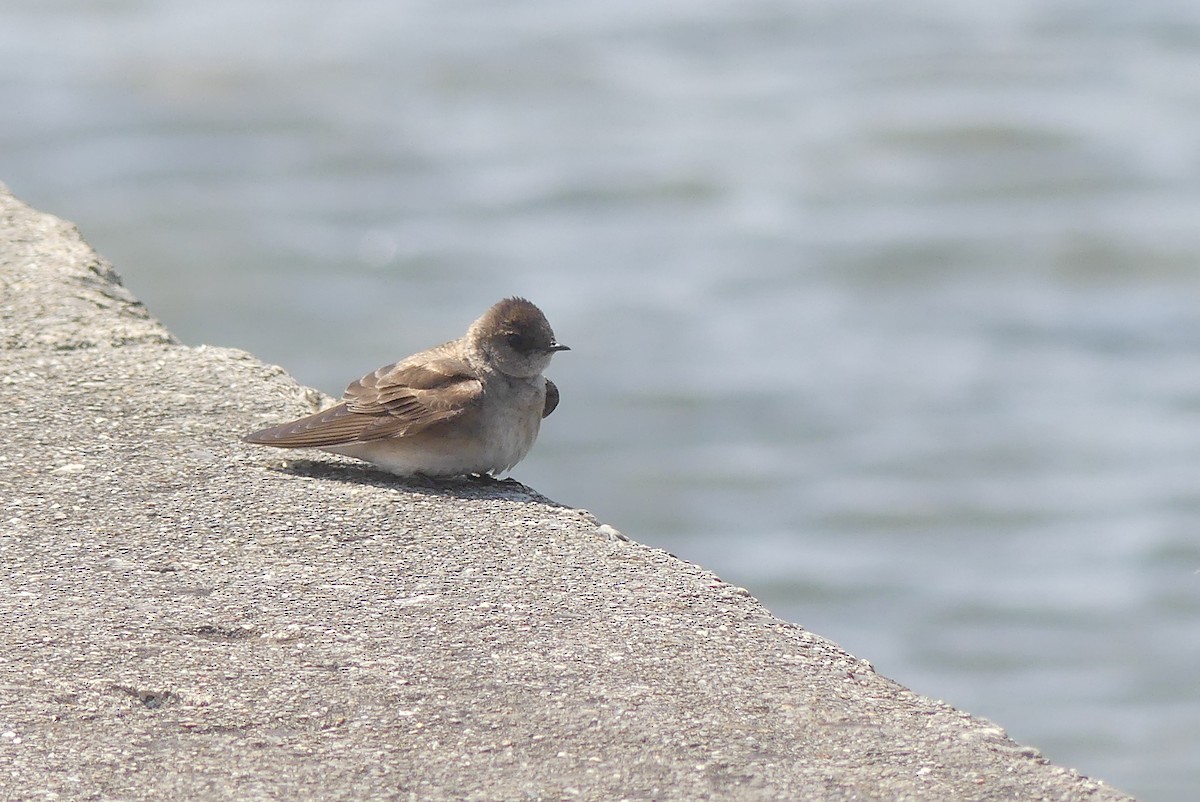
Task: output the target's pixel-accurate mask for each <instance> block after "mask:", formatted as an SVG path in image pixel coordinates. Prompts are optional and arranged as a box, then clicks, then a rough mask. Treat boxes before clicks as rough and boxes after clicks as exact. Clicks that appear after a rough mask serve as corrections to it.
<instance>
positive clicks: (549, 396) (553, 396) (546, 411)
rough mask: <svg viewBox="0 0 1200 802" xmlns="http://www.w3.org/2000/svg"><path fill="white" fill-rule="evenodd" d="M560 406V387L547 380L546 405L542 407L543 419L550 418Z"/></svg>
mask: <svg viewBox="0 0 1200 802" xmlns="http://www.w3.org/2000/svg"><path fill="white" fill-rule="evenodd" d="M557 406H558V385H557V384H555V383H554V382H552V381H550V380H549V379H546V404H545V406H543V407H542V417H543V418H548V417H550V413H551V412H553V411H554V409H555V408H556V407H557Z"/></svg>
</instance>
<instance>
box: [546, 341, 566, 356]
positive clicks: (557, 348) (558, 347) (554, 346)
mask: <svg viewBox="0 0 1200 802" xmlns="http://www.w3.org/2000/svg"><path fill="white" fill-rule="evenodd" d="M546 350H547V351H550V352H552V353H553V352H554V351H570V350H571V348H570V346H567V345H559V344H558V343H555V342H552V343H550V345H549V346H547V347H546Z"/></svg>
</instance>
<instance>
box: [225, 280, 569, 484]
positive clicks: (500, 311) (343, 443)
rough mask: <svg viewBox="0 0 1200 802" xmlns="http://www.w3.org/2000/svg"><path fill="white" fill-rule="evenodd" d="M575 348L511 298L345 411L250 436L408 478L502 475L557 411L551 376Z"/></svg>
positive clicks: (394, 370)
mask: <svg viewBox="0 0 1200 802" xmlns="http://www.w3.org/2000/svg"><path fill="white" fill-rule="evenodd" d="M569 350H570V349H569V348H567V346H565V345H559V344H558V343H557V342H555V340H554V332H553V330H551V328H550V324H549V323H548V322H547V321H546V316H545V315H543V314H542V310H540V309H538V308H537V307H536V306H534V305H533V304H531V303H530V302H529V301H526V300H525V299H524V298H506V299H504V300H503V301H500V302H499V303H496V304H495V305H494V306H492V308H491V309H489V310H487V311H486V312H484V313H483V315H482V316H481V317H480V318H479V319H478V320H476V321H475V322H474V323H472V324H471V327H470V328H469V329H468V330H467V333H466V335H465V336H463V337H461V338H459V339H457V340H451V341H450V342H448V343H443V344H442V345H439V346H436V347H434V348H430V349H429V350H427V351H421V352H420V353H417V354H413V355H412V356H410V357H408V358H407V359H405V360H403V361H401V362H397V363H395V364H393V365H387V366H385V367H382V368H379V369H378V370H376V371H375V372H374V373H369V374H367V375H366V376H363V377H362V378H361V379H359V380H358V381H356V382H354V383H353V384H351V385H350V386H349V387H347V388H346V392H345V394H344V395H343V396H342V400H341V402H340V403H338V404H337V405H335V406H332V407H330V408H329V409H326V410H324V411H322V412H318V413H316V414H314V415H309V416H307V417H304V418H300V419H298V420H294V421H291V422H289V423H282V424H280V425H278V426H272V427H271V428H269V429H262V430H261V431H257V432H254V433H253V434H249V435H247V436H246V437H244V438H242V439H243V440H244V441H245V442H247V443H257V444H259V445H266V446H276V447H278V448H319V449H321V450H323V451H329V452H332V453H334V454H345V455H346V456H349V457H356V458H358V459H361V460H365V461H367V462H371V463H374V464H375V465H378V466H379V467H380V468H382V469H384V470H385V471H390V472H391V473H394V474H398V475H400V476H412V475H414V474H418V475H422V476H430V477H447V476H461V475H464V474H488V473H502V472H504V471H507V470H508V469H509V468H511V467H513V466H514V465H516V464H517V463H518V462H520V461H521V460H522V459H523V458H524V457H525V455H526V454H528V453H529V449H530V448H531V447H532V446H533V441H534V440H536V439H537V435H538V428H539V427H540V425H541V421H542V418H544V417H546V416H547V415H549V414H550V413H551V412H553V411H554V408H555V407H556V406H558V388H557V387H555V386H554V382H552V381H550V380H549V379H547V378H546V377H544V376H543V375H542V371H543V370H545V369H546V367H547V366H548V365H549V364H550V358H551V357H552V356H554V353H555V352H556V351H569Z"/></svg>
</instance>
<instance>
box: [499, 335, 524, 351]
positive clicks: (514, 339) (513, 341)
mask: <svg viewBox="0 0 1200 802" xmlns="http://www.w3.org/2000/svg"><path fill="white" fill-rule="evenodd" d="M504 339H505V341H507V342H508V344H509V345H510V346H512V348H513V350H516V351H524V350H525V339H524V338H523V337H522V336H521V335H520V334H516V333H513V334H505V335H504Z"/></svg>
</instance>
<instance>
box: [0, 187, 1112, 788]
mask: <svg viewBox="0 0 1200 802" xmlns="http://www.w3.org/2000/svg"><path fill="white" fill-rule="evenodd" d="M0 349H2V350H0V443H2V445H3V448H2V451H0V799H5V800H17V799H21V800H40V799H72V800H74V799H95V800H182V799H187V800H210V799H238V800H366V799H398V800H411V799H416V800H492V799H497V800H558V799H586V800H620V799H638V800H649V799H659V800H668V799H670V800H676V799H677V800H695V799H723V800H759V799H787V800H803V799H812V800H876V799H877V800H902V799H911V800H917V799H920V800H932V799H944V800H1043V799H1044V800H1090V801H1091V802H1116V800H1128V799H1129V797H1127V796H1125V795H1123V794H1121V793H1119V792H1117V791H1115V790H1113V789H1112V788H1110V787H1108V786H1106V785H1104V784H1103V783H1101V782H1098V781H1095V780H1091V779H1088V778H1085V777H1082V776H1080V775H1078V774H1076V773H1074V772H1072V771H1070V770H1068V769H1065V768H1060V767H1058V766H1054V765H1052V764H1050V763H1048V762H1047V761H1046V760H1045V759H1043V758H1042V757H1041V756H1039V754H1038V753H1037V751H1036V750H1034V749H1030V748H1027V747H1024V746H1021V745H1020V744H1017V743H1014V742H1013V741H1011V740H1010V739H1009V738H1008V737H1006V735H1005V733H1004V731H1003V730H1001V729H1000V728H999V727H997V726H995V725H994V724H991V723H989V722H987V721H983V720H980V719H977V718H973V717H971V716H969V715H968V714H966V713H962V712H960V711H957V710H955V709H953V708H951V707H948V706H947V705H945V704H942V703H939V702H934V701H931V700H929V699H926V698H924V697H921V696H919V695H917V694H914V693H912V692H911V691H908V690H906V689H905V688H903V687H901V686H899V685H897V684H896V683H894V682H892V681H890V680H888V679H885V678H884V677H881V676H879V675H878V674H876V673H875V672H874V671H873V670H872V669H871V667H870V665H869V664H868V663H866V662H864V661H861V660H858V659H856V658H854V657H852V656H851V655H849V654H847V653H846V652H844V651H843V650H842V649H840V648H839V647H838V646H837V645H836V644H834V643H831V642H830V641H828V640H825V639H824V638H821V637H819V636H817V635H814V634H812V633H810V632H807V631H805V630H804V629H802V628H800V627H798V626H795V625H793V624H789V623H786V622H784V621H781V620H779V619H777V618H775V617H774V616H772V615H771V613H770V612H769V611H767V610H766V609H764V608H763V607H762V606H761V605H760V604H759V603H758V602H757V601H756V600H755V599H754V598H753V597H752V596H751V595H750V594H749V593H748V592H747V591H746V590H743V589H741V588H737V587H733V586H731V585H728V584H726V583H725V582H722V581H721V580H720V579H719V578H718V577H717V576H715V575H714V574H712V573H710V572H709V571H706V570H704V569H702V568H699V567H697V566H695V565H691V564H688V563H685V562H682V561H680V560H678V559H676V558H674V557H672V556H671V555H669V554H666V553H665V552H663V551H661V550H657V549H653V548H649V547H646V546H643V545H640V544H639V543H637V542H635V541H633V540H627V539H625V538H624V536H622V535H621V534H620V533H618V532H616V530H614V529H612V528H611V527H609V526H606V525H603V524H601V523H600V522H598V521H597V520H596V519H595V518H594V517H593V516H592V515H590V514H589V513H587V512H586V511H584V510H576V509H570V508H567V507H563V506H561V505H558V504H555V503H554V502H552V501H550V500H548V499H546V498H543V497H542V496H540V495H538V494H537V493H536V492H534V491H532V490H530V489H529V488H526V487H524V486H522V485H520V484H518V483H516V482H511V481H504V482H484V481H475V480H456V481H447V482H440V483H437V484H432V483H429V484H424V485H423V484H420V483H405V482H402V481H398V480H396V479H394V478H392V477H390V476H388V475H386V474H381V473H379V472H377V471H374V470H372V469H370V468H368V467H366V466H364V465H361V464H356V463H353V462H352V461H351V460H346V459H341V458H338V457H333V456H329V455H324V454H321V453H319V452H301V453H300V454H298V455H292V456H301V457H307V458H306V459H304V458H302V459H288V460H286V461H285V460H284V459H281V458H280V454H278V453H276V452H273V451H271V450H268V449H263V448H258V447H254V446H248V445H244V444H242V443H241V442H239V440H238V438H239V436H240V435H241V434H243V433H245V432H248V431H250V430H252V429H255V428H258V427H261V426H263V425H266V424H269V423H271V422H275V421H281V420H284V419H286V418H289V417H292V416H296V415H299V414H302V413H306V412H308V411H310V410H312V409H314V408H315V407H316V406H317V405H318V404H319V403H320V402H321V400H322V399H321V398H320V397H319V396H318V394H316V393H315V392H313V391H311V390H307V389H305V388H302V387H299V386H297V385H296V383H295V382H294V381H292V379H290V378H289V377H288V376H287V375H286V374H285V373H284V372H283V371H282V370H280V369H279V368H277V367H272V366H269V365H264V364H262V363H261V362H259V361H258V360H257V359H255V358H254V357H253V356H251V355H249V354H246V353H243V352H239V351H233V350H227V349H218V348H208V347H199V348H189V347H185V346H182V345H180V344H179V343H178V342H176V341H175V339H174V338H173V337H172V336H171V334H170V333H169V332H168V331H166V329H165V328H163V326H162V325H161V324H159V323H158V322H157V321H155V320H154V319H153V318H152V317H151V316H150V315H149V314H148V313H147V312H146V310H145V309H144V308H143V307H142V306H141V305H140V304H139V303H138V302H137V300H136V299H135V298H134V297H133V296H132V295H131V294H130V293H129V292H128V291H127V290H126V289H124V288H123V287H122V286H121V285H120V282H119V279H118V277H117V276H116V274H115V273H114V272H113V270H112V268H111V267H110V266H109V265H108V264H107V263H105V262H104V261H103V260H102V259H100V258H99V257H98V256H96V254H95V253H93V252H92V250H91V249H90V248H89V247H88V246H87V245H86V244H85V243H84V242H83V240H82V239H81V237H80V236H79V234H78V232H76V230H75V229H74V228H73V227H71V226H70V225H68V224H66V223H63V222H61V221H59V220H57V219H55V218H53V217H50V216H48V215H44V214H40V213H38V212H36V211H34V210H32V209H30V208H28V207H26V206H25V205H23V204H21V203H20V202H19V201H17V200H15V199H14V198H13V197H12V196H11V195H10V194H9V193H8V191H7V190H5V189H4V188H3V187H2V186H0ZM398 355H399V354H398ZM562 389H563V399H564V403H566V404H570V403H584V402H583V401H580V400H577V399H572V397H571V391H570V388H569V387H564V388H562ZM552 422H553V421H551V423H552ZM548 425H549V424H548ZM285 456H289V455H285ZM532 458H534V459H536V458H537V455H536V448H535V452H534V455H533V457H532ZM635 534H636V533H635Z"/></svg>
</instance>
